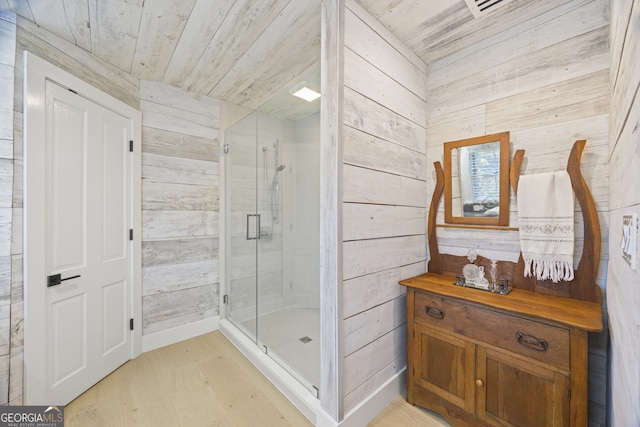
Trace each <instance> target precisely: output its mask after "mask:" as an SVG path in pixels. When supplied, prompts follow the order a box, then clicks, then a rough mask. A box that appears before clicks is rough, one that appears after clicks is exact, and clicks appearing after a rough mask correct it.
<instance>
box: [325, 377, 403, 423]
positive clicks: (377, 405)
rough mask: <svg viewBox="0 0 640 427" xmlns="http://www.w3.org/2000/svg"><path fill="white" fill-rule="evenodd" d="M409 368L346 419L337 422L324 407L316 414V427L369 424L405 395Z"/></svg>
mask: <svg viewBox="0 0 640 427" xmlns="http://www.w3.org/2000/svg"><path fill="white" fill-rule="evenodd" d="M406 371H407V369H406V368H405V369H403V370H402V371H400V372H398V373H397V374H396V375H395V376H394V377H392V378H390V379H389V380H388V381H387V382H386V383H384V384H383V385H382V386H380V388H378V389H377V390H376V391H375V392H373V393H371V395H370V396H369V397H368V398H367V399H366V400H364V401H362V402H361V403H360V404H359V405H358V406H356V407H355V408H353V409H352V410H351V411H349V412H348V413H347V414H346V415H345V417H344V419H343V420H342V421H340V422H336V421H335V420H334V419H332V418H331V417H330V416H329V415H328V414H327V413H326V412H324V411H323V410H322V409H320V410H318V413H317V414H316V427H361V426H366V425H367V424H369V423H370V422H371V421H372V420H373V419H374V418H375V417H376V416H378V415H379V414H380V412H381V411H382V410H383V409H384V408H386V407H387V406H388V405H389V404H390V403H391V402H392V401H393V400H394V399H395V398H396V397H398V396H400V395H403V394H404V392H405V390H406V387H407V375H406Z"/></svg>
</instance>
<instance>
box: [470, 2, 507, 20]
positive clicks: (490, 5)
mask: <svg viewBox="0 0 640 427" xmlns="http://www.w3.org/2000/svg"><path fill="white" fill-rule="evenodd" d="M511 1H512V0H465V2H466V3H467V6H469V9H470V10H471V13H472V14H473V16H474V17H475V18H479V17H481V16H484V15H486V14H488V13H489V12H493V11H494V10H496V9H497V8H499V7H500V6H504V5H505V4H507V3H510V2H511Z"/></svg>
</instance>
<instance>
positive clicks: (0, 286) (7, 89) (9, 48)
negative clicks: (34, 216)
mask: <svg viewBox="0 0 640 427" xmlns="http://www.w3.org/2000/svg"><path fill="white" fill-rule="evenodd" d="M15 39H16V22H15V15H12V14H4V13H0V405H5V404H7V403H8V402H9V375H10V369H11V367H10V359H11V339H12V334H11V302H12V298H11V291H12V288H11V263H12V253H13V245H12V239H11V237H12V236H11V225H12V219H13V216H14V212H13V162H14V154H13V148H14V145H13V121H14V114H13V92H14V91H13V82H14V72H15V58H16V53H15V48H16V41H15Z"/></svg>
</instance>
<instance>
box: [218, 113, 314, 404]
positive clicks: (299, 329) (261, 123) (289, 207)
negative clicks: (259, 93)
mask: <svg viewBox="0 0 640 427" xmlns="http://www.w3.org/2000/svg"><path fill="white" fill-rule="evenodd" d="M299 116H301V117H298V118H294V119H291V118H283V117H278V116H276V115H272V114H269V113H267V112H265V111H261V110H258V111H255V112H253V113H251V114H249V115H248V116H246V117H244V119H242V120H240V121H238V122H237V123H235V124H234V125H232V126H231V127H229V128H228V129H227V130H226V131H225V133H224V144H225V150H224V154H223V156H224V162H225V163H224V164H225V175H224V179H225V183H224V185H225V199H224V203H225V211H224V212H225V231H226V250H225V264H226V265H225V295H224V301H225V311H226V320H228V321H229V322H228V323H230V324H231V325H233V328H235V329H237V330H238V331H241V332H242V334H244V335H245V336H246V337H248V339H249V340H250V341H251V342H252V343H253V344H255V346H256V347H257V348H258V349H259V350H260V351H262V352H263V353H265V354H266V355H267V356H268V357H269V358H270V359H271V360H273V361H275V362H276V363H277V364H278V365H279V366H281V367H283V368H284V369H285V370H286V372H288V374H289V375H291V376H292V377H293V378H295V379H296V380H297V382H299V383H300V384H302V385H303V386H304V387H305V388H306V389H307V390H308V392H309V393H310V394H311V395H312V396H314V397H317V393H318V387H319V384H320V318H319V316H320V313H319V304H320V301H319V300H320V291H319V277H320V273H319V260H320V254H319V222H320V179H319V177H320V156H319V149H320V115H319V112H317V111H316V112H313V113H312V114H299Z"/></svg>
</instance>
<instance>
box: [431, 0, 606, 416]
mask: <svg viewBox="0 0 640 427" xmlns="http://www.w3.org/2000/svg"><path fill="white" fill-rule="evenodd" d="M557 4H558V6H557V7H555V8H553V9H550V10H548V11H547V12H545V13H543V14H540V15H538V16H536V17H534V18H532V19H530V20H528V21H526V22H523V23H521V24H518V25H516V26H513V27H511V28H510V29H508V30H505V31H502V32H500V33H498V34H497V35H494V36H491V37H489V38H486V39H483V40H479V41H478V42H477V43H475V44H474V45H472V46H470V47H468V48H466V49H462V50H460V51H458V52H456V53H454V54H451V55H448V56H445V57H443V58H441V59H439V60H436V61H434V62H431V63H430V64H429V74H428V103H429V110H428V120H427V158H428V160H429V169H428V175H427V184H428V188H429V194H430V193H431V192H432V191H433V188H434V186H435V174H434V173H433V167H432V164H433V162H434V161H436V160H440V161H442V144H443V142H445V141H450V140H456V139H462V138H468V137H472V136H480V135H485V134H491V133H497V132H501V131H510V132H511V153H512V154H513V153H514V152H515V150H517V149H521V148H522V149H525V150H526V154H525V162H524V164H523V168H522V171H521V173H522V174H531V173H537V172H547V171H554V170H563V169H565V168H566V162H567V158H568V156H569V152H570V150H571V147H572V146H573V143H574V142H575V140H577V139H586V140H587V145H586V149H585V152H584V155H583V158H582V172H583V174H584V176H585V179H586V181H587V184H588V185H589V187H590V188H591V191H592V193H593V196H594V199H595V202H596V207H597V210H598V214H599V218H600V223H601V227H602V239H603V245H602V248H603V249H602V253H601V263H600V272H599V274H598V284H599V285H600V286H601V287H602V288H605V286H606V282H607V279H606V271H607V262H608V259H609V254H608V249H607V244H606V243H607V242H608V240H609V217H608V212H609V184H608V182H609V166H608V149H609V135H608V122H609V46H608V40H609V1H608V0H577V1H572V2H562V1H558V2H557ZM510 202H511V203H510V225H511V226H512V227H517V224H518V220H517V210H516V204H515V198H514V195H513V193H512V194H511V201H510ZM576 209H577V210H576V258H577V257H578V256H579V255H580V253H581V251H582V240H581V239H582V215H581V214H580V212H579V208H578V207H577V205H576ZM438 217H439V221H438V222H439V223H442V222H443V219H444V215H443V204H442V203H441V205H440V209H439V213H438ZM487 235H489V236H490V237H489V238H486V237H487ZM438 238H439V243H440V251H441V252H445V253H453V254H458V255H461V254H466V251H467V249H468V248H469V247H476V248H478V252H479V253H480V254H481V255H484V256H488V257H495V258H498V259H512V260H513V259H517V256H518V253H519V244H518V241H519V240H518V233H517V232H512V231H492V232H490V233H487V232H485V231H472V230H467V229H457V228H439V229H438ZM614 240H615V239H614ZM606 337H607V334H606V331H605V332H604V333H602V334H599V335H593V336H592V337H591V349H590V382H591V384H590V394H589V396H590V405H589V408H590V418H591V422H592V425H604V415H603V414H604V412H605V408H606Z"/></svg>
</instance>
